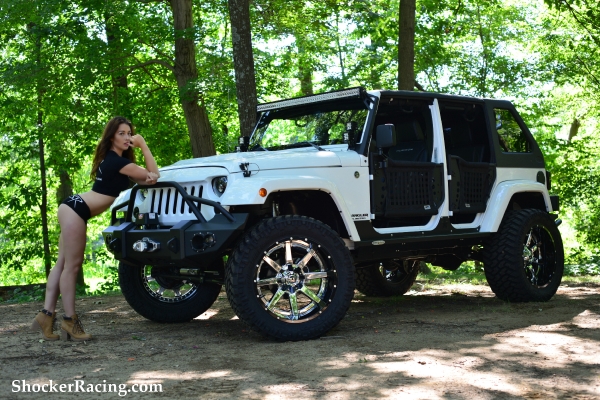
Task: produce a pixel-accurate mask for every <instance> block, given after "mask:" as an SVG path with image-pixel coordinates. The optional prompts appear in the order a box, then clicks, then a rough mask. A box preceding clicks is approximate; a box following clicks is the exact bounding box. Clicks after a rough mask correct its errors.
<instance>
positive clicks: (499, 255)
mask: <svg viewBox="0 0 600 400" xmlns="http://www.w3.org/2000/svg"><path fill="white" fill-rule="evenodd" d="M483 261H484V270H485V276H486V278H487V281H488V283H489V285H490V287H491V289H492V291H493V292H494V293H495V294H496V296H497V297H498V298H500V299H502V300H505V301H510V302H529V301H548V300H550V299H551V298H552V296H553V295H554V294H555V293H556V290H557V289H558V286H559V285H560V281H561V279H562V275H563V271H564V253H563V244H562V239H561V237H560V233H559V231H558V228H557V227H556V224H555V222H554V220H553V219H552V218H551V217H550V216H549V215H548V214H547V213H545V212H543V211H540V210H536V209H523V210H517V211H509V212H507V214H506V215H505V217H504V219H503V221H502V223H501V225H500V229H499V230H498V232H497V233H496V234H494V235H493V236H492V238H491V239H490V240H489V242H488V243H487V244H486V245H485V246H484V252H483Z"/></svg>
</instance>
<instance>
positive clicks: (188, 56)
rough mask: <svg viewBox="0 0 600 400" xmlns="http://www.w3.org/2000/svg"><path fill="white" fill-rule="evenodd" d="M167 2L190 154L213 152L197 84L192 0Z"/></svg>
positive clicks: (209, 129)
mask: <svg viewBox="0 0 600 400" xmlns="http://www.w3.org/2000/svg"><path fill="white" fill-rule="evenodd" d="M170 4H171V10H172V11H173V25H174V28H175V68H174V74H175V79H176V80H177V87H178V88H179V98H180V100H181V106H182V108H183V114H184V116H185V121H186V123H187V127H188V132H189V135H190V142H191V145H192V154H193V156H194V157H206V156H212V155H214V154H215V144H214V142H213V138H212V128H211V126H210V122H209V120H208V114H207V112H206V108H205V107H204V105H203V104H202V99H201V97H200V93H199V91H198V88H197V87H196V84H197V79H198V70H197V69H196V45H195V43H194V39H193V37H194V32H193V31H194V29H193V28H194V20H193V18H192V0H170Z"/></svg>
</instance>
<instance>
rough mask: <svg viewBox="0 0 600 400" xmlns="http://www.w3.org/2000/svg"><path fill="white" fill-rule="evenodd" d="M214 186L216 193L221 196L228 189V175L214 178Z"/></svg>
mask: <svg viewBox="0 0 600 400" xmlns="http://www.w3.org/2000/svg"><path fill="white" fill-rule="evenodd" d="M212 187H213V191H214V192H215V194H216V195H217V196H219V197H221V195H222V194H223V193H224V192H225V189H227V177H226V176H218V177H216V178H215V179H213V180H212Z"/></svg>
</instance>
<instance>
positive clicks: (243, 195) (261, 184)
mask: <svg viewBox="0 0 600 400" xmlns="http://www.w3.org/2000/svg"><path fill="white" fill-rule="evenodd" d="M292 179H293V180H294V185H293V187H290V178H284V177H273V178H263V179H257V178H253V179H243V180H239V179H238V180H235V181H234V182H232V184H231V186H229V187H228V188H227V191H226V192H225V193H224V194H223V196H222V197H221V199H220V200H221V201H220V202H221V204H223V205H224V206H225V205H231V206H233V205H238V204H264V203H265V201H266V200H267V198H268V196H269V194H271V193H276V192H287V191H299V190H300V191H301V190H306V191H309V190H314V191H322V192H325V193H327V194H328V195H329V196H330V197H331V199H332V200H333V202H334V204H335V205H336V207H337V209H338V211H340V216H341V217H342V221H344V225H345V226H346V230H347V231H348V234H349V235H350V238H351V240H353V241H358V240H360V236H359V234H358V230H357V229H356V225H355V224H354V222H353V221H352V219H351V217H350V211H349V210H348V207H347V206H346V202H345V201H344V200H343V196H342V195H341V193H340V192H339V190H338V189H337V186H336V185H335V184H333V183H332V182H331V181H328V180H326V179H322V178H320V177H315V176H310V175H305V176H302V177H301V178H298V177H294V178H292ZM261 188H264V189H266V190H267V194H266V196H265V197H261V196H260V195H259V194H258V191H259V189H261Z"/></svg>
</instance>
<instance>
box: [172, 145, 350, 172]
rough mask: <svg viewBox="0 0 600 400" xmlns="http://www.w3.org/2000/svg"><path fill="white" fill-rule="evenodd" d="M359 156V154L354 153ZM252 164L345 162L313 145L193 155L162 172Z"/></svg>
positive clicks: (275, 166)
mask: <svg viewBox="0 0 600 400" xmlns="http://www.w3.org/2000/svg"><path fill="white" fill-rule="evenodd" d="M354 154H355V155H356V153H354ZM242 163H248V164H249V166H250V168H251V169H258V170H262V171H264V170H272V169H298V168H320V167H340V166H342V162H341V160H340V157H339V156H338V152H337V151H328V150H325V151H319V150H317V149H315V148H313V147H309V148H301V149H291V150H280V151H272V152H269V151H253V152H246V153H229V154H220V155H216V156H210V157H202V158H193V159H189V160H182V161H178V162H176V163H175V164H172V165H170V166H168V167H164V168H161V169H160V170H161V172H162V171H165V172H166V171H173V170H177V169H183V168H206V167H221V168H226V169H227V170H228V171H229V173H236V172H241V171H242V170H241V169H240V164H242Z"/></svg>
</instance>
